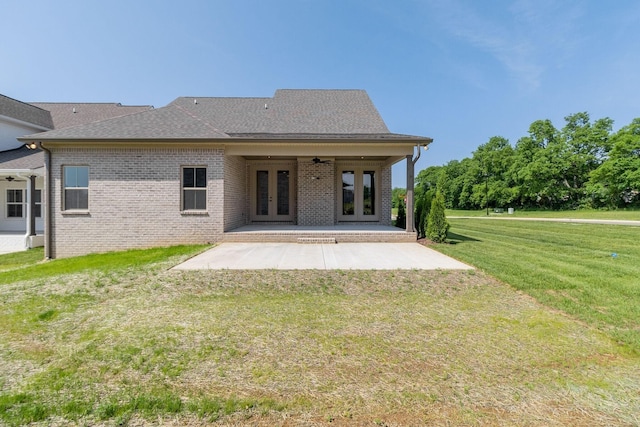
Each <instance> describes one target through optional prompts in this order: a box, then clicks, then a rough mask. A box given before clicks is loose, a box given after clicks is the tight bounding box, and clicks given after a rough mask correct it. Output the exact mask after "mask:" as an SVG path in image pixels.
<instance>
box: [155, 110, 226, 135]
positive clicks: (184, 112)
mask: <svg viewBox="0 0 640 427" xmlns="http://www.w3.org/2000/svg"><path fill="white" fill-rule="evenodd" d="M171 107H173V108H177V109H178V110H180V112H182V113H183V114H186V115H188V116H189V117H192V118H194V119H196V120H197V121H199V122H201V123H202V124H204V125H205V126H207V127H208V128H210V129H213V130H214V131H215V132H217V133H219V134H222V135H226V136H229V134H228V133H226V132H224V131H221V130H220V129H218V128H216V127H215V126H213V125H212V124H211V123H209V122H207V121H205V120H203V119H202V118H200V117H198V116H197V115H195V114H193V113H191V112H189V111H187V109H186V108H183V107H181V106H180V105H172V106H171ZM163 108H168V107H163Z"/></svg>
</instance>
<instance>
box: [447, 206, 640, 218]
mask: <svg viewBox="0 0 640 427" xmlns="http://www.w3.org/2000/svg"><path fill="white" fill-rule="evenodd" d="M446 214H447V216H448V217H452V216H478V217H480V216H486V215H487V211H486V209H480V210H473V211H468V210H453V209H447V211H446ZM489 216H492V217H504V218H583V219H620V220H636V221H640V210H638V209H635V210H625V209H619V210H589V209H581V210H573V211H550V210H539V211H523V210H518V209H515V210H514V213H513V214H511V215H509V214H508V212H507V208H505V209H504V212H503V213H495V212H494V210H493V209H489Z"/></svg>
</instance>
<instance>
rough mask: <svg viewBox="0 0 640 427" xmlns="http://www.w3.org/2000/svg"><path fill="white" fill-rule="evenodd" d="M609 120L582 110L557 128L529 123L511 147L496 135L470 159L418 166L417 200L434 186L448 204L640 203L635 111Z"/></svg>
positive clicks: (639, 138)
mask: <svg viewBox="0 0 640 427" xmlns="http://www.w3.org/2000/svg"><path fill="white" fill-rule="evenodd" d="M612 126H613V120H611V119H609V118H602V119H598V120H595V121H593V122H592V121H591V120H590V118H589V114H588V113H586V112H582V113H577V114H573V115H570V116H567V117H565V125H564V127H562V128H561V129H557V128H555V127H554V125H553V124H552V123H551V121H550V120H537V121H535V122H533V123H532V124H531V126H530V127H529V131H528V135H527V136H523V137H522V138H520V139H519V140H518V141H517V143H516V145H515V147H513V146H511V144H510V143H509V141H508V140H507V139H505V138H503V137H499V136H494V137H492V138H490V139H489V141H488V142H486V143H485V144H482V145H480V146H479V147H478V148H477V149H476V150H475V151H474V152H473V155H472V156H471V157H470V158H465V159H463V160H452V161H450V162H449V163H447V164H445V165H443V166H431V167H428V168H426V169H424V170H422V171H420V173H419V174H418V176H417V177H416V186H415V192H416V193H415V194H416V199H417V200H420V199H430V198H432V197H433V196H434V195H435V190H436V189H437V190H439V191H440V192H441V193H442V195H443V196H444V202H445V205H446V207H447V208H450V209H481V208H485V207H490V208H506V207H514V208H520V209H522V208H524V209H577V208H610V209H615V208H627V207H640V118H636V119H634V120H633V121H632V122H631V124H629V125H628V126H624V127H623V128H621V129H620V130H618V131H617V132H613V131H612ZM427 193H429V196H431V197H428V196H427ZM394 196H397V195H396V194H394ZM396 200H397V198H396V197H394V204H396ZM425 201H426V200H425Z"/></svg>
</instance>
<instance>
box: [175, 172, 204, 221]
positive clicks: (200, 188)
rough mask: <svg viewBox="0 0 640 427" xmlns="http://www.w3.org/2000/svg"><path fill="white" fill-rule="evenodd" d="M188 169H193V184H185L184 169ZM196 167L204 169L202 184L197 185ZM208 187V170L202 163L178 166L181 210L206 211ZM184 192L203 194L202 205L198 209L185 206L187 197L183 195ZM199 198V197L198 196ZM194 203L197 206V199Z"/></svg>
mask: <svg viewBox="0 0 640 427" xmlns="http://www.w3.org/2000/svg"><path fill="white" fill-rule="evenodd" d="M188 169H193V186H188V187H187V186H185V176H184V174H185V171H186V170H188ZM198 169H204V186H201V185H200V186H199V185H198V182H197V174H198V172H197V171H198ZM208 188H209V171H208V170H207V167H206V166H204V165H200V166H191V165H188V166H182V167H180V210H181V211H182V212H206V211H207V205H208V203H207V199H208ZM186 192H194V193H196V194H198V193H203V195H204V207H203V208H201V209H199V208H197V207H195V206H194V207H187V206H186V203H187V200H186V199H187V198H186V197H185V194H186ZM198 199H199V198H198ZM195 205H196V206H197V201H195Z"/></svg>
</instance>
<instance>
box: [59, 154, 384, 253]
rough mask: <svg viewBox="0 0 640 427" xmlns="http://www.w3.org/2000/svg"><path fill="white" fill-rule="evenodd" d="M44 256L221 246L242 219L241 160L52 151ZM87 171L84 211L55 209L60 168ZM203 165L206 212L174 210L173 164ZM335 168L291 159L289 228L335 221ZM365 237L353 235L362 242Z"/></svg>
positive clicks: (245, 214)
mask: <svg viewBox="0 0 640 427" xmlns="http://www.w3.org/2000/svg"><path fill="white" fill-rule="evenodd" d="M51 151H52V164H51V176H52V189H53V198H52V200H51V209H52V213H53V215H52V219H51V225H52V227H51V237H52V243H53V244H52V248H51V256H52V257H54V258H59V257H68V256H74V255H81V254H86V253H90V252H105V251H111V250H121V249H130V248H145V247H152V246H163V245H175V244H189V243H210V242H216V241H221V240H222V237H223V233H224V231H229V230H232V229H234V228H237V227H240V226H242V225H245V224H248V223H249V222H250V221H249V213H250V212H249V197H250V195H249V187H250V186H249V179H250V178H249V163H248V162H247V161H246V160H245V159H244V158H243V157H240V156H225V155H224V150H223V149H222V148H157V147H156V148H126V147H125V148H102V147H100V148H52V149H51ZM74 165H75V166H79V165H85V166H88V167H89V211H88V212H87V213H82V214H72V213H65V212H63V211H62V209H61V196H62V168H63V166H74ZM377 165H378V166H379V168H380V169H379V170H380V175H381V177H380V180H379V185H380V187H379V191H380V193H379V197H380V201H379V203H380V205H379V206H380V215H379V219H380V220H379V222H378V223H379V224H382V225H391V167H389V166H384V165H382V164H377ZM182 166H205V167H206V168H207V180H208V182H207V211H206V212H205V213H197V214H194V213H188V212H182V211H181V188H180V178H181V167H182ZM335 171H336V164H335V162H333V161H332V162H330V163H324V164H314V163H313V162H312V161H311V160H310V159H300V160H298V162H297V175H296V176H297V180H296V181H297V191H296V193H295V194H293V195H292V198H293V200H292V203H293V206H294V207H295V206H296V205H297V224H299V225H333V224H335V223H336V209H337V203H338V202H337V195H336V185H338V184H337V182H336V179H337V178H336V172H335ZM367 238H368V237H363V236H361V235H359V236H357V238H356V240H360V241H363V240H364V241H366V239H367Z"/></svg>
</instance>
